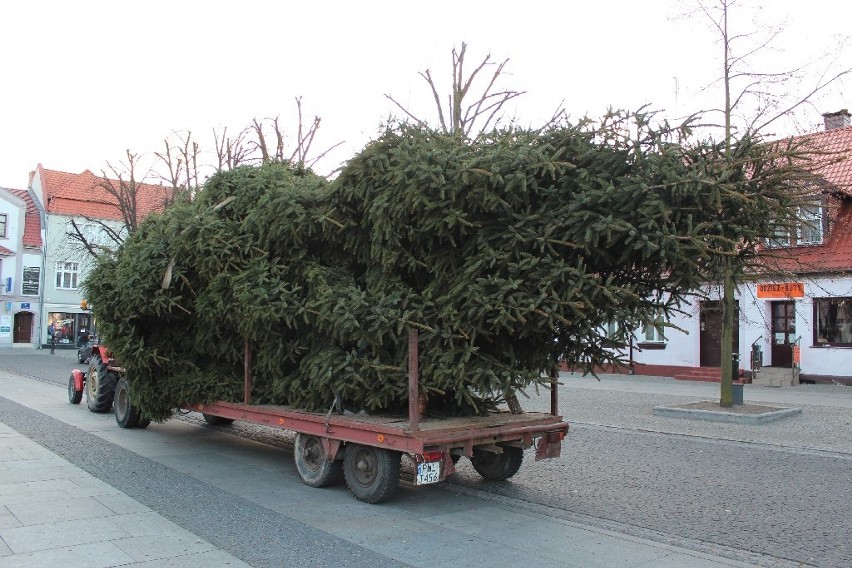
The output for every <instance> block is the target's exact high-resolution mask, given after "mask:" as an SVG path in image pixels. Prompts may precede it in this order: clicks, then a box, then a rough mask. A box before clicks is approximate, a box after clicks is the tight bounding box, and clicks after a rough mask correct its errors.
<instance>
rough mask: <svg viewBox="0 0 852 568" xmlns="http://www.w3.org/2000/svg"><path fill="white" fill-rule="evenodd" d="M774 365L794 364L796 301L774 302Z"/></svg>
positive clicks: (772, 305) (787, 365)
mask: <svg viewBox="0 0 852 568" xmlns="http://www.w3.org/2000/svg"><path fill="white" fill-rule="evenodd" d="M771 310H772V366H773V367H784V368H790V367H792V366H793V345H794V344H795V343H796V303H795V302H793V301H783V302H772V303H771Z"/></svg>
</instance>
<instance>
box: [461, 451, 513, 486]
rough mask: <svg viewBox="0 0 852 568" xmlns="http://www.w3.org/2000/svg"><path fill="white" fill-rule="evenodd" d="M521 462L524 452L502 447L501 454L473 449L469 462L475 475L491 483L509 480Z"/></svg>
mask: <svg viewBox="0 0 852 568" xmlns="http://www.w3.org/2000/svg"><path fill="white" fill-rule="evenodd" d="M523 461H524V451H523V450H522V449H521V448H516V447H514V446H503V453H501V454H498V453H495V452H488V451H485V450H477V449H476V448H474V449H473V456H472V457H471V460H470V462H471V463H472V464H473V469H475V470H476V473H478V474H479V475H481V476H482V477H483V478H485V479H488V480H491V481H503V480H506V479H509V478H510V477H512V476H513V475H515V474H516V473H518V470H519V469H520V468H521V462H523Z"/></svg>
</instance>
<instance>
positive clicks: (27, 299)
mask: <svg viewBox="0 0 852 568" xmlns="http://www.w3.org/2000/svg"><path fill="white" fill-rule="evenodd" d="M42 219H43V211H41V210H40V208H39V203H38V200H37V199H36V198H35V196H34V195H33V194H32V192H30V191H28V190H21V189H5V188H0V348H4V347H32V346H33V345H36V344H37V343H38V324H37V322H38V320H39V315H40V312H39V306H40V298H41V293H42V290H43V286H42V279H43V274H44V265H43V262H44V258H43V247H42V243H43V242H44V241H43V233H42V227H43V223H42Z"/></svg>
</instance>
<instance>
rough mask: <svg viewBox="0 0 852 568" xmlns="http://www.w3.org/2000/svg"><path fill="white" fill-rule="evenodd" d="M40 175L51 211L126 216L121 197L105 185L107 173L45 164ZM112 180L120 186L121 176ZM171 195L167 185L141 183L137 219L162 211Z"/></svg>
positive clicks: (47, 207)
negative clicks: (75, 171)
mask: <svg viewBox="0 0 852 568" xmlns="http://www.w3.org/2000/svg"><path fill="white" fill-rule="evenodd" d="M36 175H41V182H42V184H41V185H42V188H43V190H44V203H45V204H46V209H47V212H48V213H53V214H58V215H76V216H86V217H92V218H97V219H108V220H114V221H121V220H122V216H121V211H120V210H119V208H118V201H117V200H116V198H115V197H114V196H113V195H111V194H110V193H109V192H108V191H107V190H106V189H104V187H103V184H104V181H105V180H104V178H103V176H97V175H95V174H93V173H92V172H91V171H90V170H85V171H84V172H82V173H79V174H71V173H67V172H60V171H56V170H48V169H44V168H42V167H41V165H39V168H38V172H37V174H36ZM109 181H110V182H111V183H112V184H113V186H114V187H116V188H119V187H120V184H119V182H118V180H112V179H111V180H109ZM169 196H170V192H169V189H168V188H166V187H163V186H161V185H154V184H149V183H137V184H136V208H137V220H141V219H142V218H143V217H145V216H146V215H147V214H148V213H151V212H152V211H161V210H162V209H163V206H164V204H165V203H166V201H167V200H168V198H169Z"/></svg>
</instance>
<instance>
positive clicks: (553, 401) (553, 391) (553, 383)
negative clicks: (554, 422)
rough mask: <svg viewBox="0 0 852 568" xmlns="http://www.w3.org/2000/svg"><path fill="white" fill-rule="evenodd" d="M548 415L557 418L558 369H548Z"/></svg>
mask: <svg viewBox="0 0 852 568" xmlns="http://www.w3.org/2000/svg"><path fill="white" fill-rule="evenodd" d="M550 414H552V415H553V416H559V368H558V367H556V366H554V367H552V368H551V369H550Z"/></svg>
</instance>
